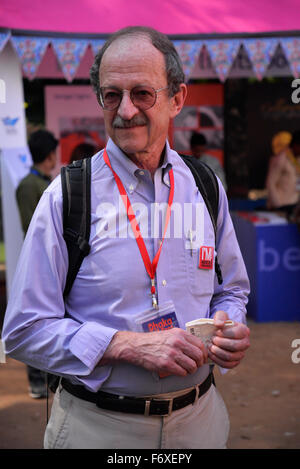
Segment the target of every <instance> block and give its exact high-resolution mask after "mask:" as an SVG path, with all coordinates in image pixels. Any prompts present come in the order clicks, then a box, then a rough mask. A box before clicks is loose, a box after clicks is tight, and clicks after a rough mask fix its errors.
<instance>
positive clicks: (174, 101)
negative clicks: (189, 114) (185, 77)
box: [170, 83, 187, 118]
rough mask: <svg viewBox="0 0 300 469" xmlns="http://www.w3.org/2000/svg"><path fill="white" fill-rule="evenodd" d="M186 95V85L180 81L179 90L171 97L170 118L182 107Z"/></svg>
mask: <svg viewBox="0 0 300 469" xmlns="http://www.w3.org/2000/svg"><path fill="white" fill-rule="evenodd" d="M186 96H187V86H186V85H185V84H184V83H181V85H180V89H179V91H178V92H177V93H176V94H175V95H174V96H172V98H171V115H170V117H171V118H174V117H175V116H177V114H179V113H180V111H181V109H182V108H183V105H184V102H185V98H186Z"/></svg>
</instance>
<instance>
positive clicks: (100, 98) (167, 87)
mask: <svg viewBox="0 0 300 469" xmlns="http://www.w3.org/2000/svg"><path fill="white" fill-rule="evenodd" d="M143 86H145V87H147V88H151V89H152V90H153V91H154V92H155V99H154V102H153V104H151V106H150V107H147V108H146V109H142V110H143V111H148V109H151V108H152V107H153V106H154V105H155V103H156V101H157V93H159V92H160V91H163V90H167V89H169V86H164V87H163V88H158V89H157V90H156V89H154V88H153V87H152V86H148V85H136V86H134V87H133V88H131V90H127V89H126V88H124V89H123V90H120V89H119V88H117V87H114V86H101V87H100V88H99V103H100V105H101V107H102V108H103V109H104V110H105V111H115V110H116V109H118V107H119V106H120V104H121V102H122V99H123V95H124V91H127V92H128V93H129V97H130V101H131V102H132V104H133V105H134V106H135V107H136V108H138V109H140V108H139V106H136V105H135V104H134V102H133V100H132V98H131V92H132V90H134V89H135V88H138V87H143ZM107 88H111V89H115V90H116V91H120V93H121V94H120V102H119V104H118V105H117V106H116V107H114V108H113V109H107V108H105V107H104V100H103V96H102V90H103V89H107Z"/></svg>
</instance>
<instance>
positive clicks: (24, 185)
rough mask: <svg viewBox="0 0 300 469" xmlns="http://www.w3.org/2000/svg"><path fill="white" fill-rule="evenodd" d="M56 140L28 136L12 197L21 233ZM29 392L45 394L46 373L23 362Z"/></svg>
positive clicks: (46, 177) (46, 179) (41, 134)
mask: <svg viewBox="0 0 300 469" xmlns="http://www.w3.org/2000/svg"><path fill="white" fill-rule="evenodd" d="M57 144H58V141H57V140H56V138H55V137H54V136H53V134H52V133H51V132H48V131H47V130H37V131H35V132H33V133H32V134H31V136H30V139H29V142H28V145H29V150H30V153H31V157H32V161H33V166H32V167H31V169H30V172H29V174H28V175H27V176H25V177H24V178H23V179H22V180H21V181H20V183H19V185H18V187H17V190H16V199H17V204H18V208H19V213H20V218H21V224H22V229H23V232H24V236H25V235H26V233H27V230H28V227H29V224H30V221H31V218H32V215H33V213H34V211H35V209H36V206H37V204H38V202H39V200H40V198H41V196H42V194H43V192H44V190H45V189H46V188H47V187H48V185H49V184H50V182H51V173H52V171H53V169H54V168H55V165H56V148H57ZM27 375H28V381H29V395H30V396H31V397H32V398H34V399H39V398H44V397H46V392H47V387H46V379H45V378H46V375H45V373H44V372H42V371H40V370H39V369H36V368H34V367H32V366H29V365H27Z"/></svg>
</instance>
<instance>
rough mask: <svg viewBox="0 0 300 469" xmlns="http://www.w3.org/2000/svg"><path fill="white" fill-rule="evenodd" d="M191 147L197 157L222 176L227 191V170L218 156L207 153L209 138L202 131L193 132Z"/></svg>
mask: <svg viewBox="0 0 300 469" xmlns="http://www.w3.org/2000/svg"><path fill="white" fill-rule="evenodd" d="M190 148H191V151H192V155H193V156H194V157H195V158H197V159H199V160H201V161H202V162H203V163H205V164H207V166H209V167H210V168H211V169H212V170H213V171H214V172H215V174H216V175H217V176H218V177H219V178H220V180H221V182H222V184H223V187H224V189H225V191H227V183H226V176H225V171H224V169H223V167H222V165H221V163H220V161H219V160H218V158H217V157H215V156H213V155H211V154H209V153H207V140H206V138H205V136H204V135H203V134H201V133H198V132H193V133H192V135H191V138H190Z"/></svg>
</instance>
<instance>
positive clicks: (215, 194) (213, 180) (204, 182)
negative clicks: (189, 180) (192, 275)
mask: <svg viewBox="0 0 300 469" xmlns="http://www.w3.org/2000/svg"><path fill="white" fill-rule="evenodd" d="M180 156H181V158H182V160H183V161H184V162H185V164H186V165H187V166H188V167H189V168H190V170H191V172H192V174H193V176H194V179H195V182H196V185H197V187H198V190H199V192H200V194H201V195H202V197H203V200H204V202H205V204H206V207H207V210H208V212H209V215H210V218H211V221H212V224H213V228H214V232H215V240H216V239H217V220H218V212H219V184H218V180H217V177H216V175H215V173H214V172H213V170H212V169H211V168H210V167H209V166H208V165H206V164H205V163H203V162H202V161H200V160H197V159H196V158H194V157H193V156H187V155H181V154H180ZM215 269H216V274H217V278H218V283H219V284H221V283H223V278H222V272H221V269H220V265H219V263H218V259H217V257H216V259H215Z"/></svg>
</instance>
